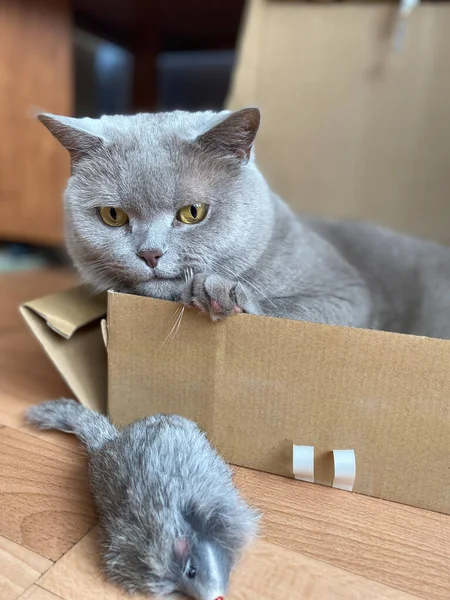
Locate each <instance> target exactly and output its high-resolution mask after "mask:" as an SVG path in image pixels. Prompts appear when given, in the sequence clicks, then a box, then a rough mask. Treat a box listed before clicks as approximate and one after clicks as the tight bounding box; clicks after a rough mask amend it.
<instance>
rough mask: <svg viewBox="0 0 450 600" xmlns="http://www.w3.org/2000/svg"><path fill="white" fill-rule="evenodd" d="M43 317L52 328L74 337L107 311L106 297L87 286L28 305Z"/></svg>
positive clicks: (59, 332) (66, 336) (27, 304)
mask: <svg viewBox="0 0 450 600" xmlns="http://www.w3.org/2000/svg"><path fill="white" fill-rule="evenodd" d="M24 307H25V308H28V309H30V310H32V311H33V312H35V313H36V314H38V315H39V316H40V317H42V318H43V319H44V320H45V322H46V323H47V325H48V327H50V329H53V331H55V332H56V333H58V334H59V335H62V336H63V337H64V338H66V339H70V338H71V337H72V335H73V334H74V333H75V332H76V331H78V330H79V329H81V328H82V327H84V326H86V325H88V324H89V323H93V322H95V321H98V320H99V319H100V318H101V317H102V316H104V315H105V313H106V296H105V295H104V294H100V295H93V294H92V292H90V291H89V290H88V288H87V287H86V286H84V285H80V286H77V287H75V288H72V289H70V290H65V291H63V292H59V293H57V294H52V295H50V296H45V297H44V298H38V299H37V300H32V301H31V302H26V303H25V304H24Z"/></svg>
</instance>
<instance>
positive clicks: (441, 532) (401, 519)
mask: <svg viewBox="0 0 450 600" xmlns="http://www.w3.org/2000/svg"><path fill="white" fill-rule="evenodd" d="M236 483H237V485H238V486H239V487H240V488H241V489H242V491H243V493H244V494H245V496H246V497H247V498H248V499H249V500H250V501H251V502H252V503H254V504H255V505H256V506H258V507H259V508H260V509H261V510H262V512H263V513H264V520H263V534H264V537H265V539H267V540H268V541H270V542H273V543H276V544H280V545H281V546H284V547H286V548H289V549H290V550H295V551H296V552H300V553H302V554H305V555H307V556H310V557H312V558H316V559H318V560H321V561H324V562H327V563H329V564H332V565H335V566H338V567H341V568H343V569H346V570H348V571H351V572H353V573H355V574H359V575H362V576H365V577H369V578H370V579H373V580H375V581H379V582H382V583H384V584H386V585H389V586H392V587H395V588H398V589H400V590H404V591H405V592H409V593H411V594H417V595H419V596H423V597H424V598H431V597H432V598H442V599H448V598H449V597H450V516H448V515H442V514H438V513H432V512H429V511H424V510H420V509H416V508H412V507H409V506H403V505H400V504H394V503H392V502H385V501H382V500H377V499H375V498H368V497H365V496H361V495H357V494H350V493H348V492H342V491H340V490H335V489H331V488H326V487H322V486H318V485H313V484H306V483H302V482H299V481H295V480H293V479H288V478H283V477H277V476H275V475H268V474H266V473H259V472H256V471H250V470H247V469H238V470H237V473H236Z"/></svg>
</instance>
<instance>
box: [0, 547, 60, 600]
mask: <svg viewBox="0 0 450 600" xmlns="http://www.w3.org/2000/svg"><path fill="white" fill-rule="evenodd" d="M52 565H53V563H52V562H51V561H50V560H48V559H47V558H44V557H43V556H39V554H36V553H35V552H32V551H31V550H28V549H27V548H24V547H23V546H19V545H18V544H16V543H15V542H12V541H11V540H8V539H6V538H4V537H3V536H0V598H1V600H16V598H18V597H19V596H20V595H21V594H22V592H23V591H24V590H26V589H27V588H28V587H29V586H30V585H32V584H33V583H34V582H35V581H36V580H37V579H38V578H39V577H40V576H41V575H42V573H44V572H45V571H46V570H47V569H49V568H50V567H51V566H52Z"/></svg>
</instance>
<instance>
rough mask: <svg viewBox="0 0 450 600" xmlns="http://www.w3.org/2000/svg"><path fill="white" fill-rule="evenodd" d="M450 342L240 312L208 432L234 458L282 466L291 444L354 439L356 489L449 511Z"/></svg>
mask: <svg viewBox="0 0 450 600" xmlns="http://www.w3.org/2000/svg"><path fill="white" fill-rule="evenodd" d="M449 364H450V342H447V341H442V340H431V339H427V338H418V337H413V336H403V335H395V334H388V333H383V332H371V331H364V330H358V329H349V328H342V327H328V326H322V325H315V324H312V323H294V322H289V321H286V320H281V319H280V320H278V319H266V318H260V317H250V316H246V315H244V316H238V318H237V319H234V318H233V319H230V320H229V321H228V322H227V336H226V348H225V364H224V365H223V369H222V373H223V374H224V378H225V379H224V381H223V385H222V390H223V393H222V395H221V398H220V402H218V403H216V404H215V422H216V423H220V424H221V426H220V428H218V427H216V430H215V432H214V442H215V443H216V445H217V447H218V448H219V449H220V451H221V452H222V453H223V454H224V455H225V456H226V457H227V458H228V459H229V460H231V461H232V462H234V463H237V464H240V465H245V466H248V467H253V468H255V469H260V470H263V471H268V472H272V473H278V474H281V475H292V444H298V445H307V446H309V445H311V446H315V452H316V461H315V468H316V471H315V481H316V482H317V483H323V484H327V485H330V484H331V483H332V480H333V475H334V473H333V459H332V450H335V449H350V448H351V449H354V450H355V453H356V463H357V469H356V483H355V491H356V492H360V493H364V494H368V495H371V496H376V497H380V498H385V499H389V500H394V501H398V502H403V503H406V504H411V505H414V506H420V507H423V508H429V509H433V510H438V511H442V512H450V493H449V489H450V470H449V468H448V465H449V463H450V448H449V444H448V440H449V439H450V402H449V401H448V398H449V397H450V371H449Z"/></svg>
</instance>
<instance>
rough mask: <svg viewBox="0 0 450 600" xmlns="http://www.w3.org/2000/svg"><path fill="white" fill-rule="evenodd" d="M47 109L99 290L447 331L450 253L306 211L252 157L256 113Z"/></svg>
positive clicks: (73, 224) (80, 243)
mask: <svg viewBox="0 0 450 600" xmlns="http://www.w3.org/2000/svg"><path fill="white" fill-rule="evenodd" d="M39 118H40V120H41V121H42V122H43V123H44V124H45V125H46V126H47V128H48V129H49V130H50V131H51V132H52V133H53V134H54V135H55V137H56V138H57V139H58V140H59V141H60V142H61V143H62V144H63V145H64V146H65V147H66V148H67V149H68V150H69V152H70V154H71V158H72V177H71V178H70V180H69V184H68V186H67V190H66V193H65V207H66V230H67V236H66V237H67V245H68V250H69V253H70V255H71V256H72V259H73V261H74V263H75V266H76V267H77V268H78V270H79V272H80V273H81V275H82V277H83V278H84V279H85V280H86V281H87V282H89V283H91V284H93V285H94V286H95V288H96V289H98V290H104V289H107V288H109V287H113V288H115V289H119V290H122V291H125V292H130V293H135V294H141V295H145V296H152V297H155V298H163V299H168V300H175V301H182V302H184V303H186V304H188V305H194V306H197V307H199V308H200V309H202V310H204V311H206V312H208V313H209V314H210V315H211V317H212V318H213V319H217V318H220V317H223V316H226V315H231V314H233V313H237V312H248V313H252V314H257V315H270V316H275V317H286V318H290V319H300V320H306V321H314V322H318V323H328V324H331V325H347V326H352V327H363V328H369V329H383V330H386V331H396V332H402V333H414V334H417V335H426V336H431V337H444V338H450V318H449V317H450V249H447V248H444V247H441V246H439V245H437V244H434V243H431V242H425V241H421V240H416V239H414V238H410V237H407V236H403V235H399V234H396V233H394V232H391V231H389V230H386V229H383V228H381V227H378V226H375V225H369V224H365V223H356V222H337V221H325V220H319V219H314V218H297V217H296V216H295V215H294V214H293V213H292V212H291V210H290V209H289V208H288V207H287V206H286V204H285V203H284V202H283V201H282V200H281V199H280V198H279V197H278V196H276V195H275V194H274V193H273V192H272V191H271V190H270V188H269V186H268V184H267V183H266V181H265V179H264V177H263V176H262V174H261V173H260V171H259V170H258V168H257V166H256V164H255V161H254V152H253V149H252V146H253V142H254V139H255V136H256V133H257V130H258V127H259V122H260V114H259V111H258V110H257V109H256V108H247V109H243V110H240V111H238V112H234V113H230V112H228V111H224V112H220V113H212V112H197V113H188V112H181V111H177V112H172V113H161V114H154V115H150V114H140V115H136V116H129V117H126V116H112V117H102V118H101V119H98V120H96V119H88V118H85V119H72V118H68V117H57V116H53V115H47V114H43V115H40V117H39ZM274 159H276V158H275V157H274ZM324 176H326V175H324ZM330 201H332V199H330Z"/></svg>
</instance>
